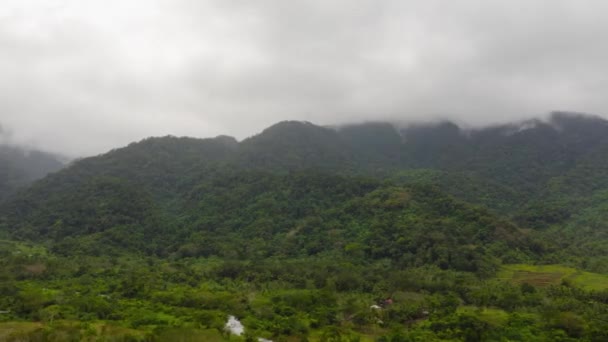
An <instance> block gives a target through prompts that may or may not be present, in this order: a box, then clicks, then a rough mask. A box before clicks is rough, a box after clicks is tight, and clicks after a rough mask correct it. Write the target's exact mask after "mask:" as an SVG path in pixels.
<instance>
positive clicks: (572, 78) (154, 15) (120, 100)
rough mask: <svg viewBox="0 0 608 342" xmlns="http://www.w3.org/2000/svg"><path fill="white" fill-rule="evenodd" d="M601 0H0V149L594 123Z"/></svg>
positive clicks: (599, 110)
mask: <svg viewBox="0 0 608 342" xmlns="http://www.w3.org/2000/svg"><path fill="white" fill-rule="evenodd" d="M607 14H608V1H600V0H597V1H586V0H576V1H575V0H570V1H561V0H547V1H533V0H521V1H518V0H508V1H507V0H501V1H493V0H479V1H466V0H459V1H443V0H435V1H434V0H421V1H406V0H395V1H381V0H369V1H359V0H344V1H337V0H331V1H328V0H319V1H316V0H308V1H294V0H289V1H286V0H276V1H272V0H258V1H255V0H243V1H230V0H217V1H204V0H99V1H98V0H3V1H2V5H1V6H0V125H1V126H0V140H2V141H5V140H11V141H13V142H16V143H22V144H28V145H31V146H37V147H41V148H44V149H47V150H51V151H57V152H63V153H64V154H68V155H71V156H76V155H90V154H96V153H101V152H104V151H106V150H108V149H110V148H113V147H119V146H122V145H125V144H127V143H129V142H131V141H134V140H139V139H141V138H144V137H147V136H151V135H166V134H173V135H189V136H195V137H208V136H215V135H218V134H229V135H233V136H236V137H237V138H239V139H242V138H244V137H247V136H249V135H252V134H255V133H257V132H259V131H260V130H262V129H263V128H265V127H266V126H268V125H271V124H273V123H275V122H277V121H280V120H288V119H296V120H308V121H312V122H313V123H317V124H336V123H344V122H353V121H362V120H380V119H393V120H406V121H408V120H416V121H419V120H425V119H436V118H449V119H453V120H456V121H457V122H462V123H467V124H471V125H482V124H488V123H495V122H504V121H509V120H520V119H523V118H529V117H532V116H539V115H543V114H545V113H547V112H549V111H551V110H575V111H580V112H590V113H594V114H598V115H602V116H604V115H605V114H607V113H608V102H607V100H608V96H607V90H608V45H606V42H607V41H608V20H606V15H607Z"/></svg>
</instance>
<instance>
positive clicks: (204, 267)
mask: <svg viewBox="0 0 608 342" xmlns="http://www.w3.org/2000/svg"><path fill="white" fill-rule="evenodd" d="M607 149H608V124H607V123H606V122H605V121H603V120H600V119H597V118H593V117H581V116H576V115H565V114H561V113H558V114H555V115H554V116H553V117H552V118H551V120H550V121H549V122H540V121H539V122H532V123H528V124H526V125H525V126H516V125H509V126H501V127H493V128H486V129H483V130H476V131H472V132H463V131H462V130H461V129H460V128H458V127H457V126H456V125H453V124H450V123H440V124H436V125H422V126H411V127H407V128H404V129H396V128H394V127H393V126H391V125H388V124H381V123H370V124H362V125H353V126H347V127H342V128H339V129H335V130H334V129H329V128H323V127H318V126H315V125H312V124H309V123H298V122H286V123H280V124H277V125H275V126H273V127H270V128H268V129H267V130H266V131H264V132H262V133H261V134H260V135H258V136H255V137H252V138H250V139H247V140H245V141H243V142H240V143H239V142H236V141H235V140H234V139H232V138H229V137H218V138H214V139H191V138H176V137H164V138H150V139H146V140H144V141H142V142H139V143H134V144H131V145H129V146H127V147H125V148H122V149H117V150H113V151H110V152H109V153H107V154H104V155H101V156H97V157H93V158H87V159H82V160H79V161H76V162H74V163H73V164H72V165H70V166H69V167H67V168H65V169H64V170H62V171H59V172H56V173H53V174H51V175H49V176H47V177H45V178H43V179H41V180H39V181H37V182H35V183H34V184H32V185H31V186H29V187H28V188H26V189H24V190H22V191H20V192H18V193H16V194H12V195H10V198H8V199H7V200H6V201H4V202H3V203H2V204H0V239H1V240H0V294H1V295H0V340H6V341H23V340H31V341H47V340H48V341H70V340H73V341H81V340H85V341H86V340H89V341H167V340H175V341H179V340H183V341H214V340H217V341H221V340H228V339H232V340H242V341H251V340H257V339H258V338H266V339H270V340H273V341H446V340H447V341H575V340H583V341H605V340H608V334H607V332H608V268H607V267H608V266H606V265H608V263H607V261H608V259H607V258H608V257H607V256H606V255H605V251H606V250H607V248H608V235H607V232H608V226H607V223H606V222H608V220H607V219H606V212H608V211H607V210H606V209H607V205H608V182H607V181H606V179H605V170H606V169H605V167H606V166H607V165H608V164H606V163H607V161H606V157H605V156H606V154H604V153H603V152H604V151H606V150H607ZM7 196H8V195H7ZM230 315H233V316H235V317H237V318H238V319H239V320H240V322H241V323H242V324H243V325H244V327H245V333H244V334H243V335H242V336H234V335H232V336H231V335H230V334H229V333H228V332H227V331H226V329H225V324H226V321H227V320H228V317H229V316H230Z"/></svg>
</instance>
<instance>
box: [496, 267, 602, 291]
mask: <svg viewBox="0 0 608 342" xmlns="http://www.w3.org/2000/svg"><path fill="white" fill-rule="evenodd" d="M498 278H500V279H503V280H506V281H510V282H513V283H515V284H524V283H527V284H530V285H533V286H537V287H547V286H550V285H559V284H561V283H562V282H564V281H566V282H568V283H570V284H572V285H573V286H577V287H580V288H582V289H585V290H596V291H601V290H606V289H608V274H599V273H591V272H586V271H581V270H578V269H576V268H572V267H567V266H563V265H528V264H514V265H504V266H503V267H502V269H501V271H500V272H499V274H498Z"/></svg>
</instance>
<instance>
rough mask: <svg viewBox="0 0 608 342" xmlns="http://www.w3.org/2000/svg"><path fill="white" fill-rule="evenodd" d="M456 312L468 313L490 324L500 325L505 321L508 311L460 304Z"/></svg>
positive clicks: (507, 318)
mask: <svg viewBox="0 0 608 342" xmlns="http://www.w3.org/2000/svg"><path fill="white" fill-rule="evenodd" d="M457 312H458V313H468V314H473V315H475V316H477V317H479V319H480V320H482V321H484V322H486V323H488V324H490V325H491V326H500V325H504V324H506V323H507V321H508V320H509V313H508V312H506V311H504V310H501V309H495V308H479V307H476V306H461V307H459V308H458V311H457Z"/></svg>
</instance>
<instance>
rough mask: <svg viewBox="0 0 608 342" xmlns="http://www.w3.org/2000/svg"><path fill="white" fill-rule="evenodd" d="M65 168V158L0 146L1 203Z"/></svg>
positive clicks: (10, 146) (9, 146) (4, 145)
mask: <svg viewBox="0 0 608 342" xmlns="http://www.w3.org/2000/svg"><path fill="white" fill-rule="evenodd" d="M63 166H64V161H63V158H61V157H59V156H57V155H53V154H50V153H46V152H41V151H37V150H28V149H24V148H21V147H17V146H12V145H6V144H3V145H0V201H2V200H4V199H6V198H7V197H8V196H10V195H11V194H13V193H14V192H15V191H16V190H17V189H19V188H22V187H25V186H26V185H28V184H30V183H32V182H33V181H35V180H37V179H40V178H43V177H44V176H46V175H47V174H49V173H52V172H55V171H58V170H59V169H61V168H62V167H63Z"/></svg>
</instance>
